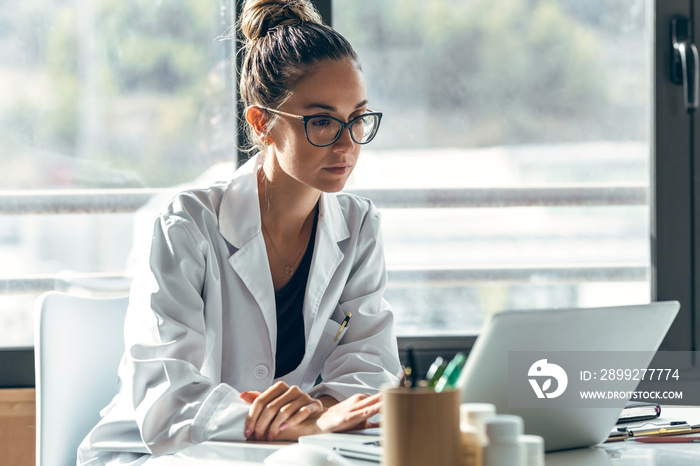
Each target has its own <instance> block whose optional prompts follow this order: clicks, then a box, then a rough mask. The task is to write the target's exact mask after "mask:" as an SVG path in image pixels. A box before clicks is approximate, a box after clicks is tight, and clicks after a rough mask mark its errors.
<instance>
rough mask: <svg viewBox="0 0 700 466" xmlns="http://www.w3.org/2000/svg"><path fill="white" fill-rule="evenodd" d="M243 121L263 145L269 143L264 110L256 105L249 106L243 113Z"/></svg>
mask: <svg viewBox="0 0 700 466" xmlns="http://www.w3.org/2000/svg"><path fill="white" fill-rule="evenodd" d="M245 119H246V121H247V122H248V124H249V125H250V126H252V127H253V131H255V134H256V135H257V136H258V137H259V138H260V140H261V141H262V142H263V143H264V144H267V143H268V142H270V136H269V134H268V133H267V123H268V117H267V112H265V110H263V109H262V108H260V107H258V106H257V105H251V106H250V107H248V108H247V109H246V111H245Z"/></svg>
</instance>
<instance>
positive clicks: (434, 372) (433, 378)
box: [425, 356, 447, 388]
mask: <svg viewBox="0 0 700 466" xmlns="http://www.w3.org/2000/svg"><path fill="white" fill-rule="evenodd" d="M446 367H447V362H446V361H445V360H444V359H442V358H441V357H440V356H438V357H437V358H435V361H433V364H431V366H430V369H428V373H427V374H425V378H426V380H427V381H428V387H430V388H435V384H436V383H437V382H438V380H440V377H441V376H442V373H443V372H445V368H446Z"/></svg>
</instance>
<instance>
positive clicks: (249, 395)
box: [240, 392, 261, 403]
mask: <svg viewBox="0 0 700 466" xmlns="http://www.w3.org/2000/svg"><path fill="white" fill-rule="evenodd" d="M260 395H261V393H260V392H243V393H241V394H240V398H241V400H243V401H245V402H246V403H252V402H253V401H255V399H256V398H257V397H259V396H260Z"/></svg>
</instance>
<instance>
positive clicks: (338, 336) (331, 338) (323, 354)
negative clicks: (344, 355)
mask: <svg viewBox="0 0 700 466" xmlns="http://www.w3.org/2000/svg"><path fill="white" fill-rule="evenodd" d="M343 319H345V313H343V311H342V310H341V309H340V306H336V308H335V310H334V311H333V314H332V315H331V317H330V319H328V321H327V322H326V326H325V327H324V328H323V333H321V339H320V340H319V342H318V345H317V347H316V354H315V355H314V360H315V361H316V363H317V364H318V365H319V367H320V366H323V364H324V363H325V361H326V359H327V358H328V356H330V354H331V353H332V352H333V350H334V349H335V348H336V347H337V346H338V344H339V343H340V341H341V340H342V339H343V335H345V332H346V331H347V329H348V328H347V325H346V326H345V327H343V329H342V330H341V323H342V322H343ZM339 331H340V333H338V332H339Z"/></svg>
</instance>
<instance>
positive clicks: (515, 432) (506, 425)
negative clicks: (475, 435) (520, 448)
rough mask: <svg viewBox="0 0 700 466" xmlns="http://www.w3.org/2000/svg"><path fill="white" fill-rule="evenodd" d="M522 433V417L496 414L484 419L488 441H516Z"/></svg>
mask: <svg viewBox="0 0 700 466" xmlns="http://www.w3.org/2000/svg"><path fill="white" fill-rule="evenodd" d="M522 433H523V419H522V418H521V417H520V416H514V415H512V414H497V415H496V416H494V417H492V418H491V419H488V420H487V421H486V435H487V436H488V439H489V443H502V442H517V441H518V436H519V435H522Z"/></svg>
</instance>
